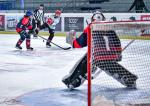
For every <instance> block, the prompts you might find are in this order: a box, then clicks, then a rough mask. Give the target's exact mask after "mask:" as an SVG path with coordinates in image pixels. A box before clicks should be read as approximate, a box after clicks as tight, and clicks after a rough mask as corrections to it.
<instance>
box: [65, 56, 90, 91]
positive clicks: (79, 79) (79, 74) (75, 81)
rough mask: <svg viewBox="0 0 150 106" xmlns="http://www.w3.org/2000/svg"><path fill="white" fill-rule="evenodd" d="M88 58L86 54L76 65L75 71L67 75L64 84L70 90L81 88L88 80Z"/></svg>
mask: <svg viewBox="0 0 150 106" xmlns="http://www.w3.org/2000/svg"><path fill="white" fill-rule="evenodd" d="M86 73H87V56H86V54H85V55H84V56H83V57H82V58H81V59H80V60H79V61H78V62H77V63H76V64H75V66H74V67H73V69H72V70H71V71H70V73H69V74H68V75H66V76H65V77H64V78H63V79H62V82H63V83H64V84H65V85H66V86H67V87H68V88H69V89H73V88H76V87H79V86H80V85H82V84H83V83H84V81H85V80H86Z"/></svg>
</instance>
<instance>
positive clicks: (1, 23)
mask: <svg viewBox="0 0 150 106" xmlns="http://www.w3.org/2000/svg"><path fill="white" fill-rule="evenodd" d="M3 30H5V16H4V15H0V31H3Z"/></svg>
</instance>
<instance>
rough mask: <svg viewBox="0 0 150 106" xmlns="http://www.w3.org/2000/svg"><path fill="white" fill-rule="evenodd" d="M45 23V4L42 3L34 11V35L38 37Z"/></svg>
mask: <svg viewBox="0 0 150 106" xmlns="http://www.w3.org/2000/svg"><path fill="white" fill-rule="evenodd" d="M43 23H44V4H41V5H40V6H39V8H38V9H36V10H35V11H34V13H33V19H32V26H33V30H32V33H33V36H34V37H38V36H37V35H38V33H39V30H37V28H40V26H41V25H43Z"/></svg>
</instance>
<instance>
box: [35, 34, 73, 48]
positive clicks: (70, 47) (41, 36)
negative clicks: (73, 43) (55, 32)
mask: <svg viewBox="0 0 150 106" xmlns="http://www.w3.org/2000/svg"><path fill="white" fill-rule="evenodd" d="M37 36H38V37H40V38H42V39H43V40H46V41H47V40H48V39H46V38H44V37H43V36H40V35H37ZM50 43H52V44H53V45H55V46H57V47H59V48H61V49H63V50H68V49H71V47H66V48H64V47H61V46H59V45H57V44H56V43H53V42H52V41H51V42H50Z"/></svg>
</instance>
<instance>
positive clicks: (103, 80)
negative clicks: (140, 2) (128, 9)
mask: <svg viewBox="0 0 150 106" xmlns="http://www.w3.org/2000/svg"><path fill="white" fill-rule="evenodd" d="M149 29H150V21H147V20H145V21H120V22H119V21H118V22H95V23H92V24H91V25H90V29H89V33H88V56H87V57H88V59H87V68H88V106H115V105H116V104H117V105H118V106H128V105H129V104H134V105H135V104H142V103H143V104H146V103H149V102H150V72H149V71H150V67H149V65H150V41H149V39H150V36H149V35H147V36H142V35H143V33H144V31H145V30H149ZM102 98H103V99H102ZM104 98H105V99H104ZM101 99H102V100H101ZM107 100H108V101H109V102H108V101H107ZM121 104H124V105H121ZM127 104H128V105H127Z"/></svg>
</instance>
